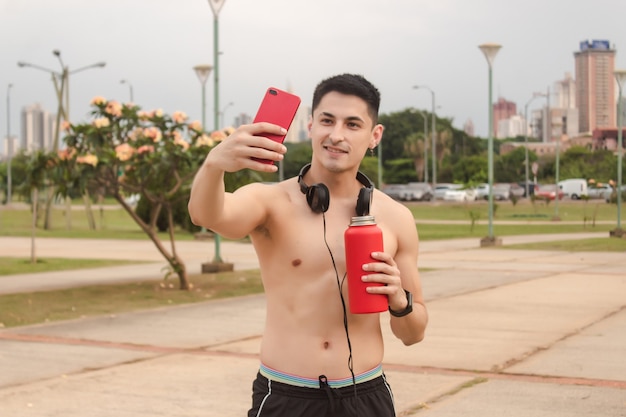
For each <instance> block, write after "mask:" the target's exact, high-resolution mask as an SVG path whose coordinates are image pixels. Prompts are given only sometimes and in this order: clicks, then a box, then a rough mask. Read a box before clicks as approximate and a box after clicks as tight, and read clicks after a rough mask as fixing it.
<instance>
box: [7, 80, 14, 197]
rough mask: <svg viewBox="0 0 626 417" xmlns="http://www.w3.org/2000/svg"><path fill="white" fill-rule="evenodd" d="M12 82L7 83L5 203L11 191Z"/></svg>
mask: <svg viewBox="0 0 626 417" xmlns="http://www.w3.org/2000/svg"><path fill="white" fill-rule="evenodd" d="M12 87H13V84H9V86H8V87H7V154H8V156H7V201H6V204H7V205H9V204H11V191H12V188H11V187H12V184H11V182H12V179H11V160H12V159H13V139H12V138H11V88H12Z"/></svg>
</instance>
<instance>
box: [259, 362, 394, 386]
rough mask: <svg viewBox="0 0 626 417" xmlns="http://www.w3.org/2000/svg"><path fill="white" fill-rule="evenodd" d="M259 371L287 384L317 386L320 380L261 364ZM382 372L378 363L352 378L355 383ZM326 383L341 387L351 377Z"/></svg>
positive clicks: (365, 380) (381, 367)
mask: <svg viewBox="0 0 626 417" xmlns="http://www.w3.org/2000/svg"><path fill="white" fill-rule="evenodd" d="M259 373H260V374H261V375H263V376H264V377H265V378H267V379H269V380H271V381H276V382H280V383H283V384H287V385H292V386H296V387H306V388H319V387H320V382H319V379H317V378H305V377H301V376H297V375H291V374H287V373H284V372H280V371H277V370H275V369H272V368H269V367H267V366H265V365H263V364H261V365H260V367H259ZM382 374H383V366H382V364H381V365H378V366H377V367H375V368H373V369H370V370H369V371H365V372H363V373H361V374H358V375H355V376H354V380H355V382H356V383H357V384H360V383H362V382H367V381H371V380H372V379H376V378H378V377H379V376H382ZM328 385H329V386H330V387H331V388H343V387H348V386H350V385H352V377H351V376H349V377H347V378H342V379H329V380H328Z"/></svg>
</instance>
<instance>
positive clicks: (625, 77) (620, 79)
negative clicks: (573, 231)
mask: <svg viewBox="0 0 626 417" xmlns="http://www.w3.org/2000/svg"><path fill="white" fill-rule="evenodd" d="M613 74H614V75H615V79H616V80H617V88H618V91H619V93H618V96H617V97H618V98H617V189H616V190H617V191H616V193H615V197H616V198H617V227H616V228H615V230H614V231H612V233H611V236H615V237H622V236H623V235H624V230H623V229H622V158H623V154H624V145H623V144H622V140H623V138H622V135H623V133H622V126H623V122H624V121H623V120H622V111H623V109H622V88H623V86H624V83H626V70H615V71H614V72H613Z"/></svg>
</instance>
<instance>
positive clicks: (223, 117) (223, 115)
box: [220, 101, 235, 128]
mask: <svg viewBox="0 0 626 417" xmlns="http://www.w3.org/2000/svg"><path fill="white" fill-rule="evenodd" d="M233 104H235V103H233V102H232V101H231V102H230V103H228V104H227V105H225V106H224V108H223V109H222V111H221V112H220V116H221V118H222V120H221V126H222V128H224V127H226V124H225V123H224V120H225V119H226V110H227V109H228V108H229V107H230V106H232V105H233Z"/></svg>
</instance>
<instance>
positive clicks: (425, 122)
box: [417, 110, 428, 183]
mask: <svg viewBox="0 0 626 417" xmlns="http://www.w3.org/2000/svg"><path fill="white" fill-rule="evenodd" d="M417 112H418V113H419V114H421V115H422V117H423V118H424V182H425V183H428V119H427V118H426V113H424V112H423V111H420V110H418V111H417Z"/></svg>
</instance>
